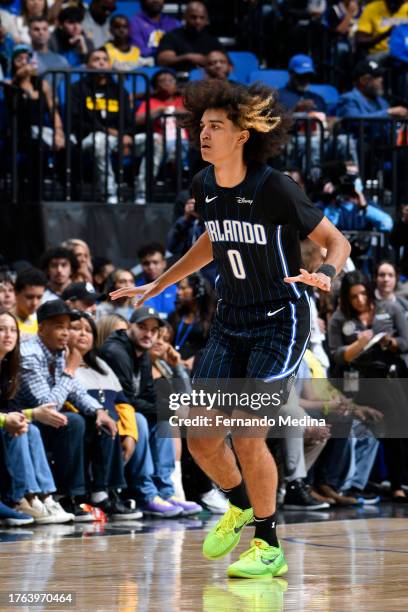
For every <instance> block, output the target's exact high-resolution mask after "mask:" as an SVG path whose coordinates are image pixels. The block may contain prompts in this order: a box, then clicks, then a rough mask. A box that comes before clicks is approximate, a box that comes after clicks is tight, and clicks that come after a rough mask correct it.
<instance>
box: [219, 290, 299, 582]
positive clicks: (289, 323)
mask: <svg viewBox="0 0 408 612" xmlns="http://www.w3.org/2000/svg"><path fill="white" fill-rule="evenodd" d="M258 331H259V333H258V334H257V337H256V338H254V343H253V346H252V350H251V355H250V359H249V363H248V370H247V377H248V378H251V379H258V380H262V381H265V382H267V383H268V384H270V385H271V389H272V387H275V386H276V385H277V389H278V388H279V389H282V390H283V394H282V400H281V401H282V402H286V401H287V397H288V396H289V391H290V384H291V382H293V378H294V376H295V375H296V372H297V369H298V367H299V365H300V362H301V360H302V357H303V354H304V351H305V350H306V346H307V343H308V339H309V335H310V310H309V302H308V299H307V296H306V295H304V296H302V298H301V299H300V300H298V302H296V303H290V304H288V305H287V306H286V307H285V308H284V309H283V310H282V311H280V312H279V313H278V314H277V315H276V317H274V318H273V320H271V322H270V325H269V326H268V328H264V329H262V331H260V330H258ZM272 392H273V391H272ZM233 416H235V413H234V415H233ZM247 416H248V414H247ZM271 416H272V415H271ZM266 435H267V430H262V429H260V428H257V429H256V430H254V431H253V432H252V434H251V435H250V436H248V437H246V436H245V437H242V438H240V437H237V436H236V437H234V439H233V444H234V448H235V452H236V453H237V456H238V460H239V463H240V465H241V469H242V473H243V475H244V479H245V483H246V486H247V491H248V495H249V499H250V502H251V505H252V507H253V509H254V522H255V537H254V540H253V541H252V544H251V547H250V549H249V551H247V553H246V554H244V555H243V556H242V557H241V558H240V560H239V561H237V562H236V563H233V564H232V565H231V566H230V567H229V568H228V575H230V576H240V577H257V576H258V577H259V576H264V575H273V576H280V575H282V574H283V573H285V572H286V571H287V564H286V560H285V557H284V554H283V550H282V549H281V547H280V545H279V542H278V539H277V535H276V514H275V512H276V491H277V486H278V478H277V470H276V464H275V461H274V459H273V457H272V455H271V454H270V451H269V449H268V447H267V445H266V442H265V438H266Z"/></svg>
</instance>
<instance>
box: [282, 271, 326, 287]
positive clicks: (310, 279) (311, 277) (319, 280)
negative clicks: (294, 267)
mask: <svg viewBox="0 0 408 612" xmlns="http://www.w3.org/2000/svg"><path fill="white" fill-rule="evenodd" d="M300 272H301V273H300V274H299V275H298V276H287V277H286V278H284V279H283V280H284V281H285V283H305V285H311V286H312V287H317V288H318V289H321V290H322V291H330V289H331V278H330V277H329V276H326V275H325V274H323V273H322V272H308V271H307V270H303V268H300Z"/></svg>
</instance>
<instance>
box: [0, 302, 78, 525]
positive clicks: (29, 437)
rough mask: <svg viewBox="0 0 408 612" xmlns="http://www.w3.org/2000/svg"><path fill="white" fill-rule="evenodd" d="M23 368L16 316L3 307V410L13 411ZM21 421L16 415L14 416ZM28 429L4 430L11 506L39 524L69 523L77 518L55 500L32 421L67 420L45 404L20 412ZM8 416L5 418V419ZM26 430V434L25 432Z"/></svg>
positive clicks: (0, 327)
mask: <svg viewBox="0 0 408 612" xmlns="http://www.w3.org/2000/svg"><path fill="white" fill-rule="evenodd" d="M19 369H20V334H19V329H18V324H17V319H16V318H15V316H14V315H13V314H11V313H9V312H7V311H6V310H5V309H4V308H0V401H1V408H2V410H5V411H9V410H10V409H11V405H12V400H13V397H14V396H15V394H16V391H17V387H18V377H19ZM12 414H13V415H15V418H17V415H16V414H15V413H12ZM18 414H20V420H21V423H22V425H23V424H24V422H25V421H26V420H27V421H28V422H29V423H28V426H27V428H25V427H24V428H23V427H22V429H21V432H18V431H17V432H16V433H14V434H11V433H9V432H8V431H7V427H6V428H5V430H4V429H3V430H2V442H3V446H4V456H5V465H6V469H7V471H8V473H9V476H10V488H9V490H8V491H7V493H6V496H7V500H8V501H9V502H10V505H12V506H15V508H16V509H17V510H18V511H20V512H23V513H24V514H26V515H29V516H31V517H32V518H33V519H34V520H35V522H36V523H41V524H45V523H66V522H68V521H71V520H73V518H74V517H73V515H72V514H69V513H67V512H65V511H64V510H63V509H62V507H61V506H60V504H58V503H57V502H56V501H55V500H54V499H53V497H52V493H54V492H55V491H56V487H55V483H54V479H53V477H52V473H51V470H50V467H49V465H48V461H47V457H46V454H45V449H44V445H43V442H42V438H41V434H40V432H39V430H38V428H37V427H36V426H35V425H34V424H33V423H32V421H33V420H34V421H39V422H41V423H45V424H47V425H50V424H53V425H54V426H57V427H59V426H63V425H64V424H65V420H66V417H64V416H63V415H60V414H59V413H57V411H56V410H55V409H54V407H53V405H52V404H44V405H42V406H38V407H36V408H33V409H31V410H24V411H23V412H19V413H18ZM6 419H7V416H6V417H4V420H6ZM25 429H26V431H25Z"/></svg>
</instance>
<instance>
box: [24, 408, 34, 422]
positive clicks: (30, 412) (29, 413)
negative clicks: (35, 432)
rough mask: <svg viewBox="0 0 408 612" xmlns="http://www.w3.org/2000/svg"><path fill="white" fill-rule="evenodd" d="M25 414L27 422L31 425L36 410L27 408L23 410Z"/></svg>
mask: <svg viewBox="0 0 408 612" xmlns="http://www.w3.org/2000/svg"><path fill="white" fill-rule="evenodd" d="M23 414H24V416H25V418H26V419H27V421H28V422H29V423H31V421H32V420H33V416H34V408H26V409H25V410H23Z"/></svg>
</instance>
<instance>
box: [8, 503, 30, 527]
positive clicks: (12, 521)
mask: <svg viewBox="0 0 408 612" xmlns="http://www.w3.org/2000/svg"><path fill="white" fill-rule="evenodd" d="M0 523H1V524H2V525H9V526H10V527H19V526H20V525H30V523H34V519H33V517H32V516H30V515H29V514H25V512H19V511H18V510H14V509H13V508H9V507H8V506H6V504H3V502H0Z"/></svg>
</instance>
